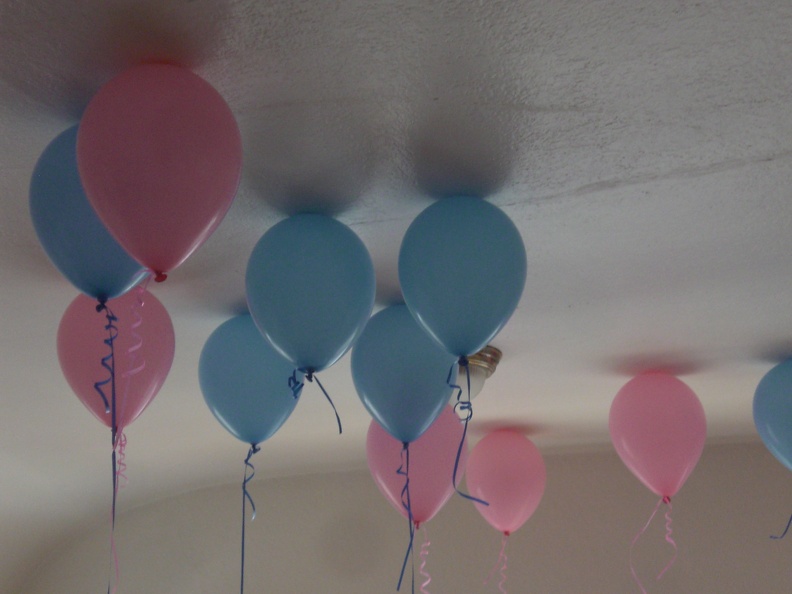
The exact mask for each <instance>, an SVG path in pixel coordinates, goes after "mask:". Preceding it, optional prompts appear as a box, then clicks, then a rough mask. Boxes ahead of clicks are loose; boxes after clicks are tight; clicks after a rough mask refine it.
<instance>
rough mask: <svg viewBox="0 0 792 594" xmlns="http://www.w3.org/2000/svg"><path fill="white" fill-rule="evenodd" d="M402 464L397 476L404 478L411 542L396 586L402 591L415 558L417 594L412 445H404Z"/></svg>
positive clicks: (404, 494) (397, 589)
mask: <svg viewBox="0 0 792 594" xmlns="http://www.w3.org/2000/svg"><path fill="white" fill-rule="evenodd" d="M401 456H402V463H401V465H399V468H398V470H397V471H396V474H398V475H399V476H403V477H404V488H403V489H402V492H401V500H402V506H403V507H404V509H405V510H407V521H408V522H409V526H410V542H409V543H408V544H407V553H406V554H405V555H404V562H403V563H402V568H401V573H400V574H399V583H398V584H397V585H396V591H397V592H398V591H399V590H401V585H402V580H404V572H405V571H406V569H407V561H408V559H410V558H411V557H412V558H413V565H412V594H415V558H414V557H413V543H414V542H415V522H414V520H413V514H412V504H411V503H410V444H409V443H408V442H406V441H405V442H403V444H402V453H401Z"/></svg>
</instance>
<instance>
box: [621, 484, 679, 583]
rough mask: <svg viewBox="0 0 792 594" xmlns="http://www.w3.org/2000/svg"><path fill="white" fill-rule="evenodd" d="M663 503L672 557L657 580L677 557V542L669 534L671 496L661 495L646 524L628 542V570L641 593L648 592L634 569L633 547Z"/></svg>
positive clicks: (667, 539)
mask: <svg viewBox="0 0 792 594" xmlns="http://www.w3.org/2000/svg"><path fill="white" fill-rule="evenodd" d="M663 503H665V504H666V505H668V510H667V511H666V514H665V519H666V535H665V540H666V542H667V543H668V544H670V545H671V546H672V547H673V549H674V555H673V557H671V560H670V561H669V562H668V563H667V564H666V566H665V568H664V569H663V570H662V571H661V572H660V573H659V574H658V575H657V579H658V580H659V579H660V578H662V577H663V575H665V572H666V571H668V570H669V569H671V566H672V565H673V564H674V561H676V557H677V544H676V542H675V541H674V539H673V537H672V535H671V510H672V507H671V498H670V497H661V498H660V500H659V501H658V502H657V505H655V508H654V511H652V515H651V516H649V519H648V520H647V521H646V524H644V526H643V528H641V530H640V531H639V532H638V534H636V535H635V538H633V539H632V542H631V543H630V572H631V573H632V576H633V579H634V580H635V583H636V584H638V587H639V588H641V592H642V594H648V593H647V592H646V589H645V588H644V586H643V584H642V583H641V580H640V579H639V578H638V574H637V573H636V571H635V565H634V564H633V549H634V548H635V544H636V543H637V542H638V539H640V538H641V536H643V533H644V532H646V529H647V528H649V524H651V523H652V520H654V517H655V516H656V515H657V512H658V511H659V509H660V506H661V505H662V504H663Z"/></svg>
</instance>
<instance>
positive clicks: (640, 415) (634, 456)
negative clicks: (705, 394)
mask: <svg viewBox="0 0 792 594" xmlns="http://www.w3.org/2000/svg"><path fill="white" fill-rule="evenodd" d="M609 426H610V435H611V441H612V442H613V446H614V447H615V448H616V452H617V453H618V454H619V457H620V458H621V459H622V462H624V464H625V465H626V466H627V468H629V469H630V471H631V472H632V473H633V474H634V475H635V476H637V477H638V479H639V480H640V481H641V482H642V483H643V484H644V485H646V486H647V487H648V488H649V489H650V490H652V491H653V492H654V493H656V494H657V495H660V496H661V497H672V496H674V495H676V493H677V491H679V489H680V488H681V487H682V485H683V484H684V483H685V481H686V480H687V478H688V477H689V476H690V473H691V472H693V468H695V466H696V463H697V462H698V460H699V457H700V456H701V452H702V450H703V449H704V442H705V440H706V438H707V421H706V418H705V416H704V408H703V407H702V406H701V402H700V401H699V399H698V397H697V396H696V394H695V393H694V392H693V390H691V389H690V388H689V387H688V386H687V384H685V383H684V382H683V381H682V380H680V379H678V378H676V377H674V376H673V375H669V374H667V373H663V372H647V373H642V374H641V375H638V376H636V377H634V378H633V379H631V380H630V381H629V382H627V383H626V384H625V385H624V386H623V387H622V389H621V390H619V392H618V393H617V394H616V397H615V398H614V399H613V404H611V409H610V420H609Z"/></svg>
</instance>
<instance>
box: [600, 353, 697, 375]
mask: <svg viewBox="0 0 792 594" xmlns="http://www.w3.org/2000/svg"><path fill="white" fill-rule="evenodd" d="M598 367H599V368H600V369H604V370H605V371H607V372H608V373H615V374H617V375H623V376H628V377H634V376H636V375H639V374H641V373H645V372H648V371H662V372H664V373H668V374H670V375H675V376H676V375H690V374H693V373H698V372H700V371H703V370H704V369H706V368H707V367H709V365H708V364H707V363H705V362H704V361H701V360H697V359H695V358H694V357H691V356H687V355H683V354H681V353H654V354H640V355H628V356H625V357H619V358H615V359H610V360H606V361H604V362H603V363H602V364H601V365H599V366H598Z"/></svg>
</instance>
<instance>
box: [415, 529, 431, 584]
mask: <svg viewBox="0 0 792 594" xmlns="http://www.w3.org/2000/svg"><path fill="white" fill-rule="evenodd" d="M418 527H419V524H416V528H418ZM420 528H421V530H423V537H424V541H423V544H422V545H421V552H420V553H419V554H418V556H419V557H420V558H421V566H420V567H419V568H418V573H419V574H420V575H421V576H422V577H423V578H425V579H424V581H423V582H422V583H421V594H429V590H427V589H426V588H427V587H428V586H429V584H430V583H431V582H432V576H430V575H429V572H428V571H427V569H426V562H427V561H428V559H429V547H430V546H431V544H432V543H431V541H430V540H429V531H428V530H427V529H426V524H424V525H423V526H420Z"/></svg>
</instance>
